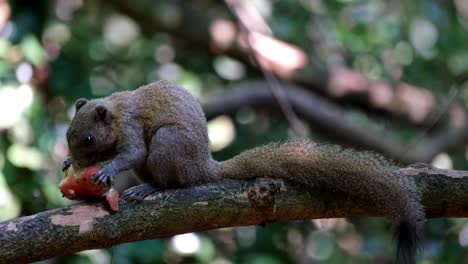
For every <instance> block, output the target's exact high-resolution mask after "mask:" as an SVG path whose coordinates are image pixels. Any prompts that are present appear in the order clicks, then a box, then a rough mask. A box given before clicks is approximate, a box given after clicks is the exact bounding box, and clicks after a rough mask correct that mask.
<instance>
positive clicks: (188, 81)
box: [0, 0, 468, 264]
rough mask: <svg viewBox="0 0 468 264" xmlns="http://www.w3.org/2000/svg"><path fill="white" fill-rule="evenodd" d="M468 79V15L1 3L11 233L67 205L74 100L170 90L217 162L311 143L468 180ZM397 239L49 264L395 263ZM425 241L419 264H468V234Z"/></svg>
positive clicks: (321, 3) (299, 230) (335, 3)
mask: <svg viewBox="0 0 468 264" xmlns="http://www.w3.org/2000/svg"><path fill="white" fill-rule="evenodd" d="M466 72H468V1H465V0H452V1H440V0H424V1H423V0H415V1H404V0H396V1H383V0H330V1H325V0H301V1H299V0H297V1H292V0H288V1H280V0H250V1H236V0H227V1H212V0H194V1H182V0H180V1H179V0H171V1H169V0H168V1H163V0H161V1H149V0H134V1H125V0H94V1H91V0H50V1H39V0H36V1H33V0H30V1H28V0H17V1H5V0H0V221H4V220H8V219H11V218H14V217H18V216H21V215H29V214H34V213H37V212H40V211H44V210H48V209H52V208H56V207H60V206H64V205H68V204H70V203H71V202H70V201H67V200H65V199H64V198H62V196H61V194H60V193H59V190H58V188H57V184H58V182H59V181H60V179H61V177H62V173H61V171H60V167H61V163H62V161H63V160H64V158H65V157H66V156H67V144H66V140H65V132H66V129H67V126H68V123H69V121H70V119H71V118H72V116H73V113H74V107H73V103H74V101H75V100H76V99H78V98H81V97H85V98H94V97H101V96H106V95H109V94H110V93H112V92H115V91H120V90H129V89H135V88H136V87H138V86H140V85H143V84H146V83H148V82H152V81H155V80H159V79H168V80H172V81H174V82H177V83H178V84H180V85H181V86H183V87H184V88H186V89H188V90H189V91H190V92H192V93H193V94H194V95H195V96H196V97H197V98H199V100H200V101H201V102H202V103H203V104H204V107H205V110H206V113H207V117H208V118H209V120H210V121H209V133H210V140H211V143H212V150H213V156H214V157H215V158H216V159H219V160H223V159H227V158H229V157H232V156H234V155H235V154H237V153H239V152H241V151H242V150H244V149H248V148H251V147H253V146H257V145H260V144H263V143H266V142H270V141H279V140H285V139H288V138H296V137H309V138H311V139H312V140H314V141H317V142H331V143H336V144H342V145H345V146H351V147H355V148H358V149H370V150H373V151H376V152H380V153H382V154H383V155H386V156H388V157H390V158H392V159H394V160H396V161H397V162H399V163H401V164H402V165H404V164H409V163H413V162H420V161H423V162H431V163H432V164H434V165H437V166H439V167H444V168H453V169H460V170H463V169H464V170H467V169H468V161H467V158H468V149H467V148H466V146H467V142H468V139H467V138H468V133H467V131H468V130H467V118H466V111H465V107H466V105H467V103H468V91H466V89H463V88H464V87H465V86H466V84H463V83H462V82H458V81H457V80H459V79H460V76H463V75H464V74H466ZM272 94H274V95H275V96H272ZM287 99H290V100H289V101H288V100H287ZM122 181H123V183H122V184H123V185H126V184H130V182H131V181H127V180H126V179H123V180H122ZM390 227H391V226H390V225H389V223H388V222H386V221H384V220H383V219H328V220H320V221H317V220H312V221H295V222H288V223H272V224H268V225H267V226H265V227H256V226H250V227H240V228H229V229H222V230H213V231H209V232H204V233H196V234H195V233H194V234H185V235H180V236H176V237H172V238H167V239H158V240H152V241H142V242H136V243H129V244H123V245H118V246H115V247H114V248H113V249H107V250H90V251H85V252H81V253H78V254H74V255H69V256H63V257H59V258H55V259H52V260H48V261H47V263H110V262H111V260H112V262H113V263H216V264H227V263H252V264H263V263H265V264H266V263H273V264H276V263H278V264H279V263H392V257H393V253H394V251H393V249H394V244H393V242H394V241H393V238H392V235H391V232H390V231H389V230H390ZM424 233H425V239H424V245H423V250H422V251H421V254H420V256H419V259H418V262H419V263H467V262H468V250H467V246H468V222H467V221H466V220H465V219H434V220H430V221H428V223H427V225H426V227H425V231H424Z"/></svg>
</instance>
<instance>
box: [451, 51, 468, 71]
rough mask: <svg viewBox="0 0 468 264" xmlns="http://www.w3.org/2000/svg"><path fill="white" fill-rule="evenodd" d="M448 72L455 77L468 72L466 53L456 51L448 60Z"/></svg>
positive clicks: (467, 52) (467, 53)
mask: <svg viewBox="0 0 468 264" xmlns="http://www.w3.org/2000/svg"><path fill="white" fill-rule="evenodd" d="M447 65H448V68H449V70H450V71H451V72H452V73H453V74H456V75H459V74H463V73H464V72H467V71H468V51H466V50H461V51H456V52H455V54H453V55H451V56H450V57H449V58H448V62H447Z"/></svg>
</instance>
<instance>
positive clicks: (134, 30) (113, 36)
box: [103, 15, 140, 47]
mask: <svg viewBox="0 0 468 264" xmlns="http://www.w3.org/2000/svg"><path fill="white" fill-rule="evenodd" d="M103 31H104V39H105V40H106V41H107V42H108V43H110V44H111V45H115V46H118V47H123V46H128V45H130V43H132V42H133V41H134V40H136V39H137V38H138V37H139V36H140V28H139V27H138V25H137V24H136V23H135V21H133V20H132V19H131V18H129V17H126V16H122V15H113V16H111V17H109V18H108V19H107V21H106V22H105V24H104V28H103Z"/></svg>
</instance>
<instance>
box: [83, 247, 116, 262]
mask: <svg viewBox="0 0 468 264" xmlns="http://www.w3.org/2000/svg"><path fill="white" fill-rule="evenodd" d="M76 254H78V255H81V256H86V257H88V258H89V261H90V263H112V256H111V255H110V254H109V252H108V251H106V250H104V249H91V250H84V251H80V252H77V253H76Z"/></svg>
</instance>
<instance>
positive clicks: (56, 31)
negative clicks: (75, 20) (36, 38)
mask: <svg viewBox="0 0 468 264" xmlns="http://www.w3.org/2000/svg"><path fill="white" fill-rule="evenodd" d="M70 38H71V32H70V29H69V28H68V26H67V25H65V24H63V23H53V24H51V25H50V26H48V27H47V29H46V30H45V32H44V34H43V35H42V39H43V40H51V41H54V42H57V43H58V44H60V46H62V45H64V44H65V43H67V42H68V41H69V40H70Z"/></svg>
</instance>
